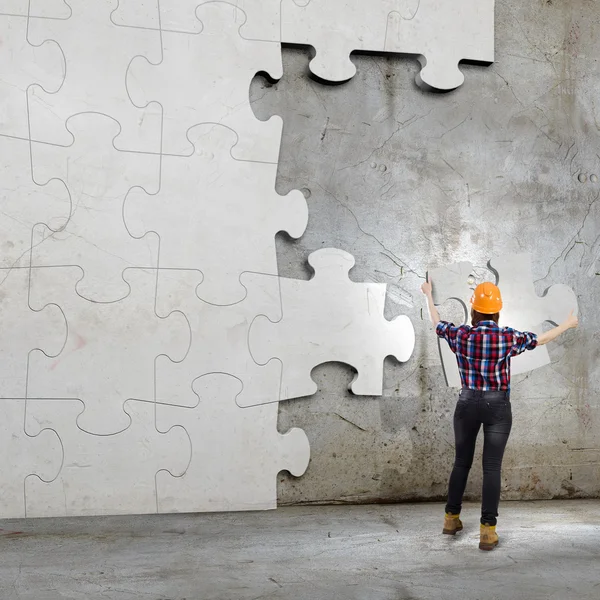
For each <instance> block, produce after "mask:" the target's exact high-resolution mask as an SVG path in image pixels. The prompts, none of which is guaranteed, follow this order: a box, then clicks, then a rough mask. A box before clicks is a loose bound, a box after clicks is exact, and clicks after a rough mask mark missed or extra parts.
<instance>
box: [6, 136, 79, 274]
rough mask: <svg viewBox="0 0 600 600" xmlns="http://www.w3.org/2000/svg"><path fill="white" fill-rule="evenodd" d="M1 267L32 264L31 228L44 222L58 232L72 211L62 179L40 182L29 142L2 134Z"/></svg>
mask: <svg viewBox="0 0 600 600" xmlns="http://www.w3.org/2000/svg"><path fill="white" fill-rule="evenodd" d="M0 156H1V157H2V162H3V169H2V171H0V211H1V212H0V239H1V240H2V242H1V245H0V251H1V252H0V268H9V267H24V266H29V262H30V260H31V252H30V251H31V230H32V228H33V226H34V225H35V224H36V223H39V222H40V221H43V222H45V223H48V227H49V228H50V229H51V230H53V231H57V230H58V229H60V228H61V227H64V225H65V224H66V222H67V220H68V218H69V214H70V213H71V200H70V196H69V191H68V189H67V187H66V185H65V184H64V182H63V181H62V180H60V179H54V180H51V181H49V182H48V183H47V184H46V185H37V184H36V183H35V182H34V181H33V178H32V173H31V156H30V151H29V141H28V140H21V139H17V138H9V137H2V136H0Z"/></svg>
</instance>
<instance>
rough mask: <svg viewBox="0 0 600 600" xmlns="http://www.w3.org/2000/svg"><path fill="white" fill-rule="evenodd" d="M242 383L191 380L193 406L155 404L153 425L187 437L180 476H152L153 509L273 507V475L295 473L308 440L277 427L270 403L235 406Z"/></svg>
mask: <svg viewBox="0 0 600 600" xmlns="http://www.w3.org/2000/svg"><path fill="white" fill-rule="evenodd" d="M241 389H242V383H241V382H240V381H239V380H237V379H236V378H234V377H230V376H228V375H223V374H210V375H206V376H204V377H202V378H200V379H198V380H196V381H195V383H194V391H195V393H196V394H197V396H198V402H197V404H196V406H194V407H192V408H181V407H174V406H164V405H160V404H159V405H157V407H156V410H157V423H158V429H159V430H161V431H162V430H165V429H167V428H169V427H174V426H177V425H179V424H185V429H186V430H187V432H188V433H189V435H190V438H191V440H192V460H191V463H190V466H189V468H188V469H187V471H186V473H185V475H184V476H183V477H180V478H175V477H172V476H171V475H169V474H168V473H164V472H160V473H158V474H157V476H156V486H157V492H158V510H159V512H206V511H239V510H267V509H273V508H276V507H277V474H278V473H279V472H280V471H283V470H285V471H289V472H290V473H291V474H292V475H294V476H297V477H299V476H301V475H303V474H304V472H305V471H306V469H307V467H308V463H309V460H310V445H309V442H308V438H307V437H306V434H305V433H304V431H302V430H301V429H296V428H294V429H291V430H290V431H288V432H287V433H285V434H281V433H279V432H278V431H277V411H278V406H277V405H276V404H269V405H266V406H260V407H254V408H247V409H241V408H239V407H238V406H236V403H235V400H234V399H235V397H236V396H237V395H238V394H239V393H240V391H241Z"/></svg>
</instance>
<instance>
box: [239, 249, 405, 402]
mask: <svg viewBox="0 0 600 600" xmlns="http://www.w3.org/2000/svg"><path fill="white" fill-rule="evenodd" d="M308 262H309V263H310V265H311V266H312V267H313V269H314V271H315V275H314V277H313V278H312V279H311V280H309V281H300V280H294V279H285V278H281V300H282V307H283V319H282V320H281V321H280V322H278V323H272V322H270V321H269V320H268V319H266V318H265V317H258V318H257V319H256V320H255V321H254V323H253V325H252V327H251V329H250V336H249V345H250V350H251V352H252V355H253V357H254V359H255V360H256V361H257V362H258V363H259V364H266V363H267V362H268V361H269V360H270V359H273V358H276V359H279V360H281V361H282V363H283V367H282V369H283V375H282V384H281V393H280V397H279V399H280V400H286V399H291V398H300V397H302V396H310V395H312V394H314V393H315V392H316V391H317V385H316V384H315V382H314V381H313V380H312V379H311V376H310V374H311V371H312V370H313V369H314V368H315V367H316V366H317V365H320V364H323V363H326V362H332V361H337V362H343V363H346V364H349V365H351V366H353V367H354V368H355V369H356V370H357V371H358V375H357V376H356V377H355V379H354V381H353V382H352V383H351V385H350V389H351V390H352V392H353V393H354V394H357V395H362V396H378V395H381V394H382V392H383V362H384V359H385V358H386V357H387V356H394V357H395V358H396V359H397V360H399V361H403V362H404V361H407V360H408V359H409V358H410V356H411V354H412V351H413V349H414V345H415V332H414V328H413V325H412V323H411V321H410V319H409V318H408V317H406V316H399V317H396V319H394V320H393V321H387V320H386V319H385V318H384V316H383V311H384V305H385V293H386V285H385V284H377V283H354V282H353V281H351V280H350V279H349V278H348V273H349V271H350V269H352V267H353V266H354V258H353V257H352V256H351V255H350V254H348V253H347V252H343V251H342V250H336V249H334V248H325V249H323V250H318V251H317V252H313V253H312V254H311V255H310V256H309V258H308ZM265 401H267V400H265ZM238 403H239V405H240V406H249V405H252V404H254V399H248V398H246V397H245V395H244V394H243V393H242V394H241V395H240V397H239V399H238Z"/></svg>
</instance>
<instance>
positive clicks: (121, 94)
mask: <svg viewBox="0 0 600 600" xmlns="http://www.w3.org/2000/svg"><path fill="white" fill-rule="evenodd" d="M69 4H70V6H71V8H72V11H73V14H72V16H71V18H70V19H68V20H64V21H63V20H55V19H34V20H30V27H29V41H30V42H32V43H40V42H42V41H43V40H46V39H52V40H55V41H56V42H57V43H58V44H60V47H61V48H62V50H63V52H64V55H65V59H66V63H67V71H66V77H65V79H64V83H63V85H62V86H61V87H60V89H59V90H58V91H56V92H55V93H47V92H45V91H44V90H42V89H40V88H39V87H38V86H33V87H31V88H30V90H29V111H30V124H31V136H32V139H34V140H38V141H43V142H47V143H51V144H58V145H63V146H68V145H70V144H71V143H72V137H71V134H70V132H69V131H68V130H67V128H66V126H65V125H66V122H67V120H68V118H69V117H70V116H71V115H75V114H77V113H81V112H98V113H103V114H105V115H108V116H110V117H112V118H113V119H115V120H116V121H117V122H119V123H120V125H121V126H122V132H121V133H120V135H119V137H118V138H117V139H116V140H115V145H116V146H117V147H118V148H120V149H124V150H131V151H136V150H137V151H143V152H160V147H161V145H160V140H161V119H162V111H161V110H160V107H159V106H158V105H156V104H155V105H144V106H142V107H139V105H138V106H134V104H133V103H132V102H131V100H130V98H129V95H128V90H127V87H126V82H125V74H126V72H127V68H128V65H129V63H130V61H131V59H132V58H133V57H135V56H144V57H146V58H147V59H148V60H152V61H155V62H157V61H159V60H160V57H161V48H160V32H159V31H152V30H147V29H140V28H125V27H118V26H117V25H115V24H114V23H113V22H112V21H111V19H110V17H111V12H112V11H113V10H114V9H115V8H116V7H117V6H118V4H119V1H118V0H96V1H94V2H89V1H88V0H69Z"/></svg>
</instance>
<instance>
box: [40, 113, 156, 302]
mask: <svg viewBox="0 0 600 600" xmlns="http://www.w3.org/2000/svg"><path fill="white" fill-rule="evenodd" d="M67 127H68V130H69V131H70V132H71V133H72V134H73V136H74V139H75V141H74V143H73V144H72V145H71V146H68V147H66V148H63V147H61V146H52V145H49V144H38V143H33V144H32V156H33V164H34V176H35V179H36V181H40V182H43V183H45V182H46V181H47V180H48V179H49V178H50V177H52V176H55V177H56V176H59V177H61V178H62V179H63V180H64V181H65V182H66V184H67V186H68V189H69V191H70V194H71V200H72V204H73V210H72V213H71V216H70V218H69V221H68V223H67V225H66V226H65V228H64V229H63V230H62V231H60V232H58V233H57V232H55V231H52V230H50V229H48V228H47V227H45V226H43V225H42V226H39V227H37V228H36V229H35V232H34V240H33V241H34V251H33V255H32V263H33V264H34V265H35V266H38V267H43V266H67V265H78V266H80V267H81V268H82V269H83V278H82V279H81V280H80V281H78V282H77V293H78V294H80V295H81V296H82V297H83V298H86V299H87V300H90V301H92V302H114V301H117V300H120V299H122V298H124V297H125V296H127V294H128V293H129V287H128V286H127V285H126V283H125V282H124V281H123V278H122V273H123V270H124V269H126V268H128V267H148V268H153V267H155V266H156V264H157V260H158V238H157V237H156V236H155V235H152V236H147V237H146V238H144V240H143V243H140V241H138V240H135V239H134V238H132V237H131V235H130V234H129V232H128V231H127V228H126V227H125V223H124V222H123V203H124V201H125V198H126V196H127V193H128V192H129V190H130V189H131V188H132V187H133V186H143V187H142V188H140V189H141V190H148V191H151V192H156V190H158V182H159V177H160V157H159V156H157V155H151V154H139V153H135V152H120V151H118V150H116V149H115V148H114V146H113V144H112V141H113V139H114V138H115V137H116V136H117V135H118V134H119V131H120V126H119V123H117V122H116V121H115V120H114V119H111V118H109V117H106V116H105V115H100V114H97V113H82V114H79V115H75V116H73V117H71V118H70V119H69V120H68V122H67ZM59 208H60V206H58V207H57V208H56V209H54V210H55V211H58V209H59ZM49 225H51V223H50V224H49Z"/></svg>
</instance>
